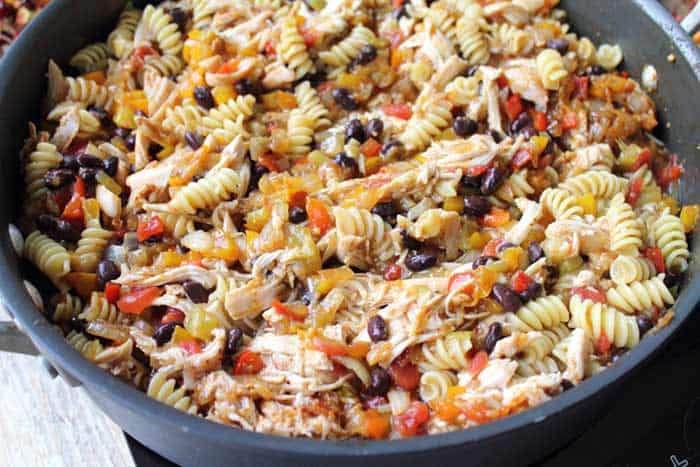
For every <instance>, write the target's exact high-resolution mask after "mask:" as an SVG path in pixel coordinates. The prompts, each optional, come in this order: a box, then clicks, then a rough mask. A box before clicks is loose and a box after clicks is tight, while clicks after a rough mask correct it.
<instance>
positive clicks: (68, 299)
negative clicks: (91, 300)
mask: <svg viewBox="0 0 700 467" xmlns="http://www.w3.org/2000/svg"><path fill="white" fill-rule="evenodd" d="M82 309H83V301H82V300H81V299H80V297H76V296H74V295H71V294H69V293H68V294H65V295H63V296H62V297H61V300H60V301H59V302H58V303H57V304H56V308H55V309H54V312H53V316H52V317H51V319H53V320H54V321H59V322H68V321H70V320H71V318H73V317H74V316H77V315H78V313H80V312H81V310H82Z"/></svg>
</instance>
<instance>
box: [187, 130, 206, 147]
mask: <svg viewBox="0 0 700 467" xmlns="http://www.w3.org/2000/svg"><path fill="white" fill-rule="evenodd" d="M185 141H187V145H188V146H189V147H191V148H192V149H194V150H197V149H199V148H200V147H202V144H204V138H203V137H202V135H200V134H199V133H195V132H192V131H188V132H186V133H185Z"/></svg>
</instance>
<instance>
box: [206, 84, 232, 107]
mask: <svg viewBox="0 0 700 467" xmlns="http://www.w3.org/2000/svg"><path fill="white" fill-rule="evenodd" d="M211 95H212V96H213V97H214V101H215V102H216V105H221V104H225V103H227V102H228V101H229V100H231V99H235V98H236V96H237V94H236V91H235V90H234V89H233V86H231V85H226V86H215V87H214V89H212V91H211Z"/></svg>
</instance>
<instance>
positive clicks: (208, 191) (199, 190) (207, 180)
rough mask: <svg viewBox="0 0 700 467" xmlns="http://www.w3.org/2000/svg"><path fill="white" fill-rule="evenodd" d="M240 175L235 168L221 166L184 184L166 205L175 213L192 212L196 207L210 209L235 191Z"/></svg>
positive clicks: (195, 210)
mask: <svg viewBox="0 0 700 467" xmlns="http://www.w3.org/2000/svg"><path fill="white" fill-rule="evenodd" d="M239 183H240V177H239V176H238V174H237V173H236V171H235V170H233V169H229V168H223V169H221V170H219V171H217V172H215V173H213V174H210V175H207V176H206V177H204V178H202V179H201V180H198V181H196V182H191V183H189V184H188V185H186V186H184V187H183V188H182V189H180V191H178V192H177V193H175V196H173V198H172V199H171V200H170V202H169V203H168V205H169V206H170V207H171V208H172V209H174V210H175V211H176V212H177V213H182V214H194V213H195V212H197V209H211V208H213V207H215V206H216V205H217V204H218V203H220V202H222V201H226V200H227V199H229V198H230V196H231V194H233V193H236V192H237V190H238V185H239Z"/></svg>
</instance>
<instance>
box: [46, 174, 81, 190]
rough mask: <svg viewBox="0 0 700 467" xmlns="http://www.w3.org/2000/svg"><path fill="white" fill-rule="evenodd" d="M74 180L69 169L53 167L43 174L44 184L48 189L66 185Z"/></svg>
mask: <svg viewBox="0 0 700 467" xmlns="http://www.w3.org/2000/svg"><path fill="white" fill-rule="evenodd" d="M73 180H75V175H73V172H72V171H71V170H69V169H53V170H49V171H48V172H46V174H44V185H45V186H46V188H48V189H50V190H55V189H57V188H61V187H62V186H66V185H68V184H69V183H71V182H72V181H73Z"/></svg>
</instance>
